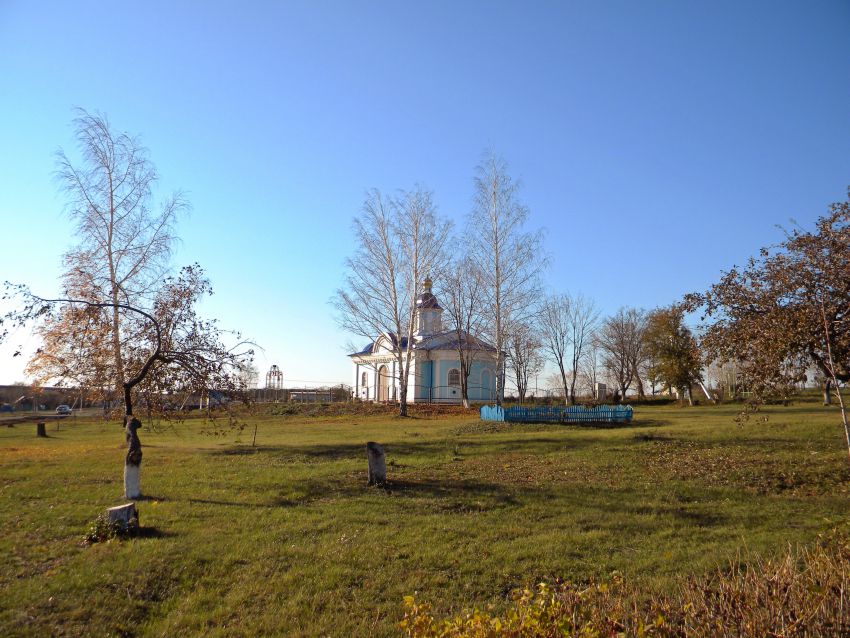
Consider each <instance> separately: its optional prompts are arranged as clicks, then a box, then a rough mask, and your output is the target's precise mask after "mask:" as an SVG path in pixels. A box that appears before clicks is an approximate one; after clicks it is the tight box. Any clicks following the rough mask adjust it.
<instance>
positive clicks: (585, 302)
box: [540, 294, 599, 405]
mask: <svg viewBox="0 0 850 638" xmlns="http://www.w3.org/2000/svg"><path fill="white" fill-rule="evenodd" d="M598 318H599V312H598V311H597V310H596V307H595V306H594V304H593V302H592V301H591V300H589V299H587V298H585V297H583V296H582V295H576V296H572V295H569V294H560V295H553V296H551V297H548V298H547V299H546V301H545V302H544V304H543V309H542V312H541V315H540V329H541V334H542V337H543V342H544V344H545V347H546V350H547V353H548V355H549V358H550V360H551V361H553V362H554V363H555V364H556V365H557V366H558V371H559V372H560V375H561V383H562V386H561V387H562V388H563V396H564V401H565V402H566V404H567V405H570V404H575V402H576V383H577V381H578V377H579V368H580V367H581V363H582V360H583V358H584V357H585V355H586V352H587V348H588V344H589V343H590V341H591V339H592V337H593V331H594V329H595V327H596V323H597V321H598Z"/></svg>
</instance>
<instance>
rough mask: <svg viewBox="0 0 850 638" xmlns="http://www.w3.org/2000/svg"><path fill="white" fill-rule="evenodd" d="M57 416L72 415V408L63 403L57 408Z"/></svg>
mask: <svg viewBox="0 0 850 638" xmlns="http://www.w3.org/2000/svg"><path fill="white" fill-rule="evenodd" d="M56 414H71V406H69V405H65V404H64V403H63V404H62V405H60V406H58V407H57V408H56Z"/></svg>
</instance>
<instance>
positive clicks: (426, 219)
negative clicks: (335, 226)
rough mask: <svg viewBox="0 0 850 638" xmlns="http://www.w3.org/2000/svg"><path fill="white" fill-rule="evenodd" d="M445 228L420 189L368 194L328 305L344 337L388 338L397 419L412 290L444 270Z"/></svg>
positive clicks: (409, 342)
mask: <svg viewBox="0 0 850 638" xmlns="http://www.w3.org/2000/svg"><path fill="white" fill-rule="evenodd" d="M450 228H451V225H450V224H449V222H448V221H445V220H443V219H441V218H440V217H438V215H437V213H436V208H435V206H434V203H433V200H432V197H431V193H430V192H428V191H425V190H422V189H421V188H416V189H415V190H412V191H408V192H402V193H400V194H399V195H398V196H396V197H390V198H385V197H384V196H382V195H381V193H380V191H378V190H377V189H376V190H373V191H371V192H370V193H369V195H368V196H367V198H366V201H365V202H364V204H363V214H362V215H361V216H359V217H356V218H355V219H354V237H355V242H356V244H357V249H356V251H355V253H354V255H353V256H352V257H350V258H349V259H347V260H346V267H347V269H348V274H347V275H346V279H345V284H346V285H345V288H341V289H339V290H338V291H337V293H336V296H335V297H334V299H333V302H332V303H333V304H334V306H335V307H336V309H337V321H338V323H339V325H340V327H341V328H343V329H344V330H346V331H347V332H350V333H352V334H356V335H360V336H362V337H366V338H367V339H375V338H377V337H378V336H380V335H382V334H386V335H388V336H389V337H390V339H389V342H390V343H391V344H392V346H391V347H392V352H393V356H394V358H395V361H396V364H397V365H396V379H397V381H398V387H399V397H398V398H399V415H400V416H407V388H408V383H409V375H410V362H411V360H412V357H413V332H414V329H415V318H416V298H417V292H418V288H419V285H420V284H421V283H422V281H423V280H424V279H425V277H426V276H428V275H439V274H442V272H443V271H444V270H445V268H446V261H447V259H446V255H445V246H446V242H447V240H448V237H449V231H450Z"/></svg>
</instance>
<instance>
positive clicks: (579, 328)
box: [567, 294, 599, 403]
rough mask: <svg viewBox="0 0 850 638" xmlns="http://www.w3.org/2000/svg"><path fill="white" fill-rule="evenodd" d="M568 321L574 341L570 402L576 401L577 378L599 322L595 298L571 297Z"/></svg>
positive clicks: (571, 339)
mask: <svg viewBox="0 0 850 638" xmlns="http://www.w3.org/2000/svg"><path fill="white" fill-rule="evenodd" d="M567 323H568V325H569V329H570V342H571V343H572V350H571V360H570V363H571V369H572V377H571V380H570V403H575V402H576V379H577V378H578V375H579V369H580V367H581V363H582V361H583V360H584V359H585V357H586V356H587V352H588V349H589V348H590V347H591V343H592V342H593V337H594V335H595V333H596V327H597V325H598V323H599V311H598V310H597V309H596V305H595V304H594V303H593V300H592V299H588V298H587V297H584V296H583V295H581V294H579V295H575V296H573V297H571V299H570V312H569V315H568V316H567ZM591 394H592V393H591Z"/></svg>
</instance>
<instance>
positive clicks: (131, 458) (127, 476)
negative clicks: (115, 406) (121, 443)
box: [124, 415, 142, 498]
mask: <svg viewBox="0 0 850 638" xmlns="http://www.w3.org/2000/svg"><path fill="white" fill-rule="evenodd" d="M125 421H126V423H127V425H126V432H125V436H126V438H127V457H126V458H125V460H124V497H125V498H139V497H140V496H141V495H142V490H141V485H140V483H141V478H140V474H141V465H142V442H141V441H140V440H139V435H138V434H137V433H136V431H137V430H138V429H139V428H140V427H142V424H141V422H140V421H139V420H138V419H137V418H135V417H133V416H132V415H128V416H127V417H125Z"/></svg>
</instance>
